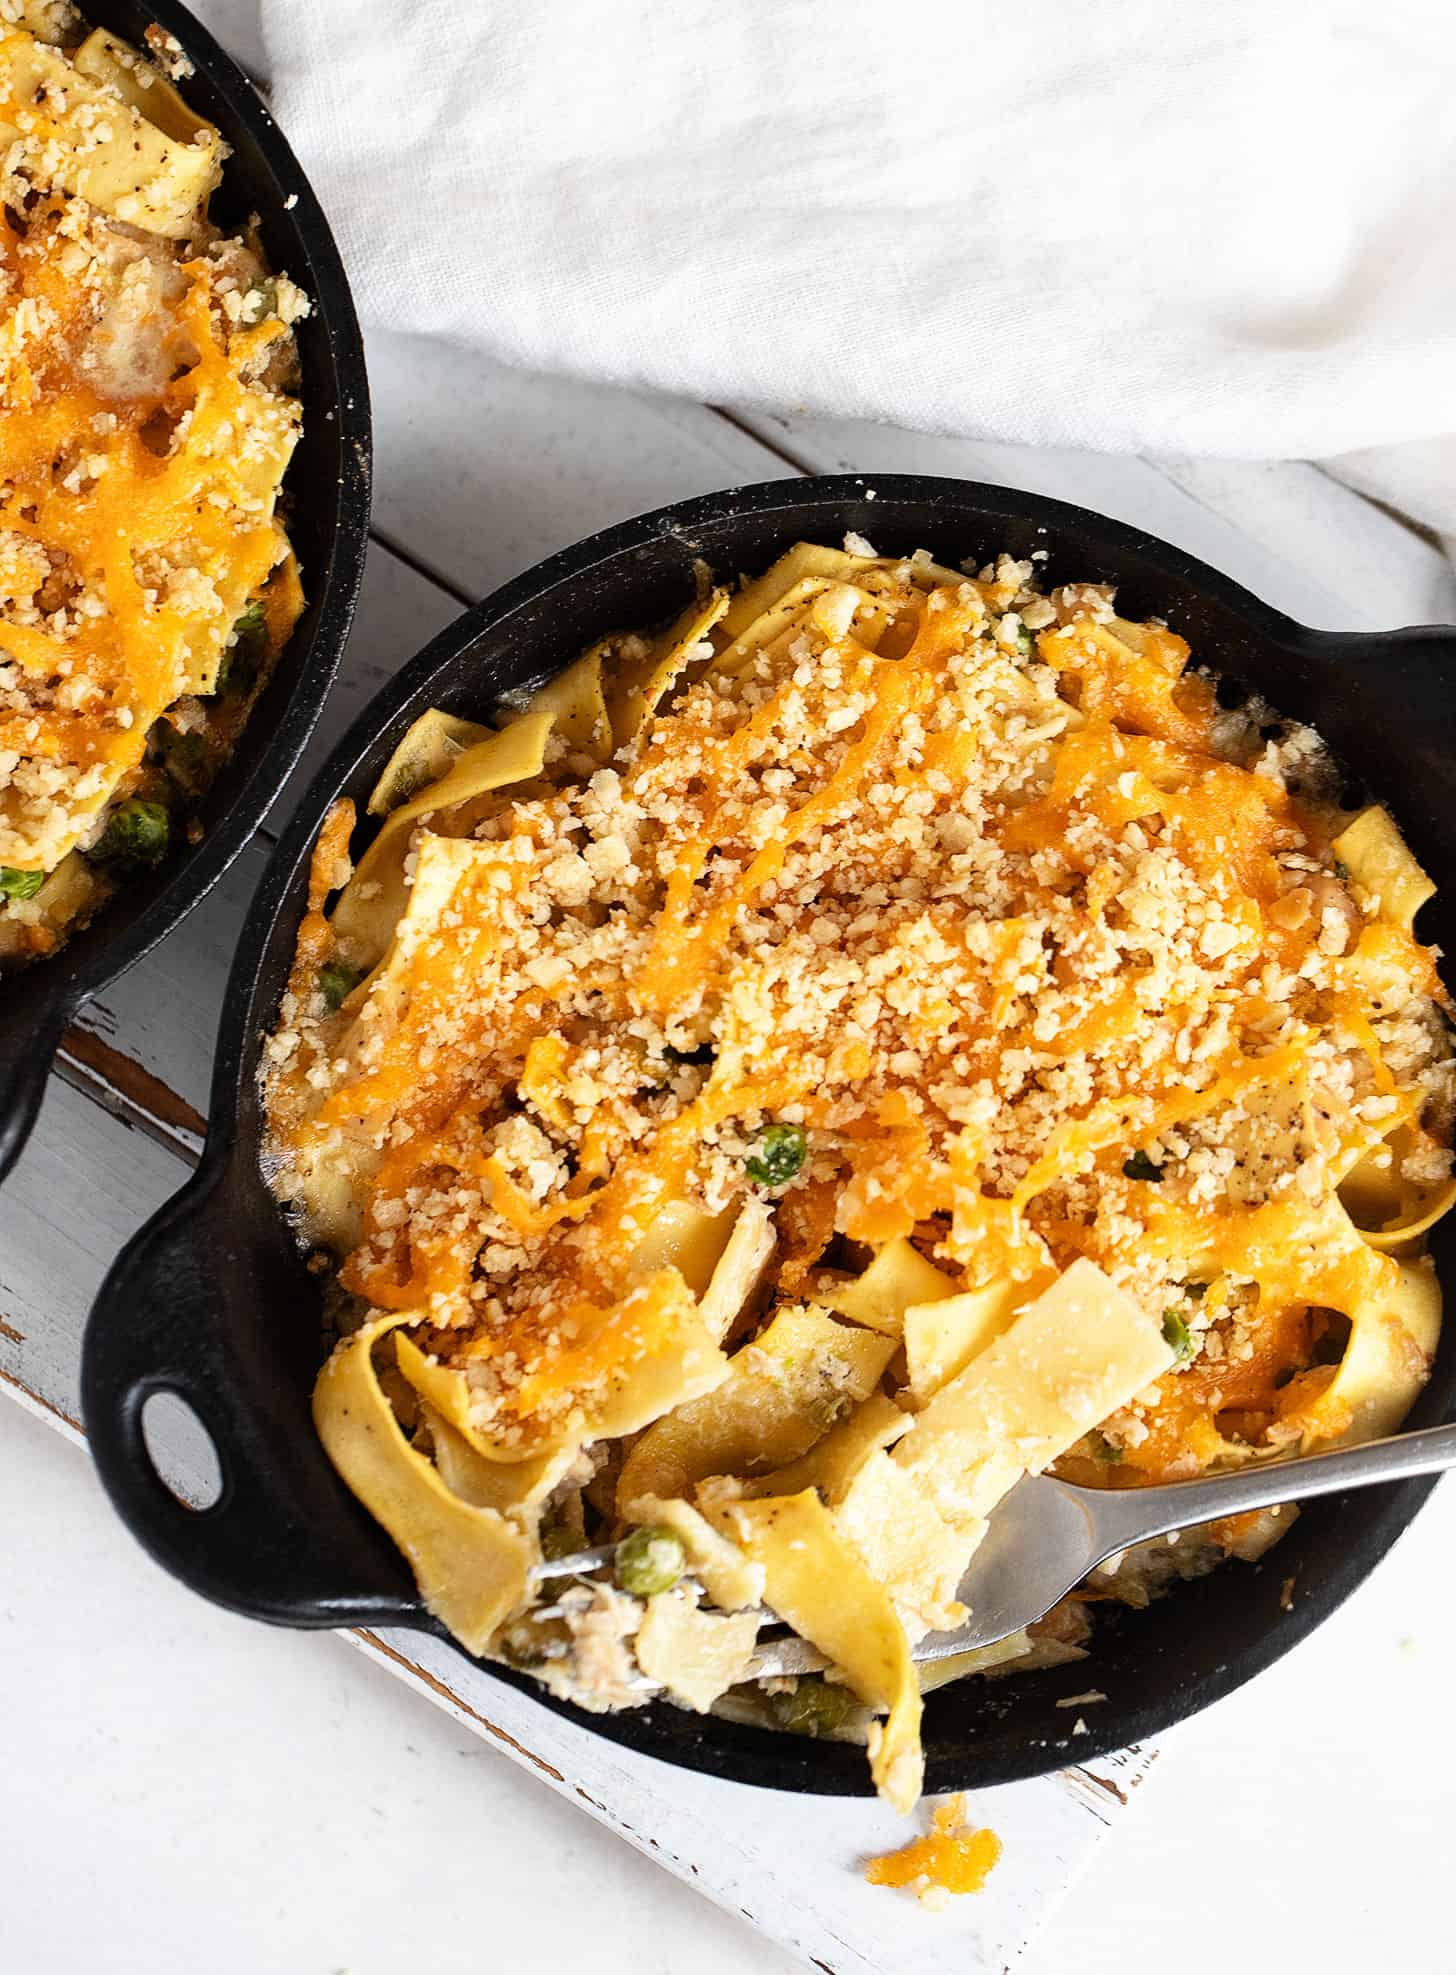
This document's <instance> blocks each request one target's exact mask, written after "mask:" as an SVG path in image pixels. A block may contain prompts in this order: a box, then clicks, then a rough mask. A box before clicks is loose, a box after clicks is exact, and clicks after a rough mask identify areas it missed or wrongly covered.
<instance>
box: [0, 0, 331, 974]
mask: <svg viewBox="0 0 1456 1975" xmlns="http://www.w3.org/2000/svg"><path fill="white" fill-rule="evenodd" d="M147 41H148V56H146V57H144V56H143V55H142V54H140V53H139V52H138V51H137V50H135V49H133V48H130V47H128V46H127V45H126V44H125V43H123V42H120V41H118V40H116V39H115V38H114V37H113V36H111V35H108V34H106V33H104V32H102V31H101V30H100V29H96V30H94V31H88V29H87V28H86V26H85V24H84V23H83V22H82V21H81V20H80V19H79V17H78V16H77V15H75V14H74V13H73V12H72V11H71V10H70V8H69V7H67V6H65V5H60V4H55V0H0V170H3V186H0V406H3V412H0V968H5V967H14V966H16V965H20V964H23V963H24V962H26V961H29V960H32V959H34V958H36V957H37V956H40V955H44V954H47V953H50V952H52V951H53V950H54V949H55V947H56V946H57V945H58V944H59V943H60V941H61V940H62V939H63V938H64V937H65V934H66V932H67V930H68V929H69V928H72V927H74V926H75V925H76V924H78V923H79V922H82V921H84V920H85V919H86V918H87V917H89V916H90V914H91V913H92V912H94V910H95V909H96V907H97V906H98V904H100V902H101V901H102V900H103V899H104V898H105V897H106V895H107V894H108V892H109V891H111V890H112V889H113V888H114V887H115V886H116V885H117V884H118V883H124V882H125V881H126V879H127V877H128V875H129V874H131V873H133V872H135V871H136V870H138V869H140V868H143V867H145V866H148V865H151V864H155V863H157V862H158V861H159V860H160V859H161V858H162V857H163V856H165V854H166V852H167V849H168V846H169V844H170V843H171V842H172V841H173V840H174V839H176V838H177V837H178V836H179V835H181V834H185V833H187V832H189V830H191V829H192V828H194V827H195V826H193V825H192V824H191V822H190V817H191V812H192V811H193V809H194V808H195V806H196V803H197V800H198V798H199V797H200V795H201V794H202V792H203V790H204V789H205V788H206V786H207V784H208V782H209V781H210V780H211V778H212V775H213V773H214V772H215V770H216V768H217V766H218V764H219V763H220V761H221V760H222V758H223V757H224V756H225V755H226V752H227V750H228V747H229V745H230V744H231V741H232V740H233V738H234V737H235V736H236V734H237V733H238V731H239V729H240V728H241V726H242V723H243V721H244V720H245V719H246V717H247V714H248V710H249V708H250V706H251V703H252V701H253V699H254V697H255V696H256V694H257V693H258V692H259V690H260V689H261V687H262V685H263V682H264V680H265V679H266V676H267V673H268V670H269V667H270V666H271V664H272V662H273V660H274V658H275V657H276V656H277V654H278V652H279V651H280V650H281V649H282V647H283V645H284V644H285V643H286V642H287V639H288V636H289V634H290V632H291V630H292V628H293V625H294V622H295V621H296V619H297V617H298V615H299V612H300V610H301V608H302V603H303V597H302V591H301V589H300V585H299V576H298V569H297V566H296V564H295V562H294V559H293V556H292V555H291V553H290V551H289V546H288V537H287V535H286V533H285V532H284V528H283V526H282V523H281V521H280V518H279V515H278V501H279V488H280V484H281V482H282V480H283V476H284V472H285V470H286V468H287V466H288V461H289V457H290V455H291V454H292V451H293V448H294V445H295V443H296V441H297V439H298V433H299V419H300V412H299V404H298V398H297V395H296V393H297V384H298V375H297V355H296V351H295V348H294V340H293V334H292V328H291V325H292V324H293V323H294V322H296V321H297V320H298V319H299V317H300V316H302V315H304V314H305V313H306V312H307V308H308V304H307V302H306V300H305V298H304V296H303V295H302V293H301V292H300V290H299V289H298V288H296V287H295V286H294V284H293V283H292V282H291V281H290V280H289V279H288V278H287V276H286V275H282V274H274V273H272V272H270V270H269V269H268V267H267V265H266V263H265V262H264V259H263V256H262V254H261V252H260V250H259V248H258V245H257V242H256V240H255V239H254V238H253V237H252V234H251V231H250V230H248V231H245V232H244V233H242V234H234V235H228V234H225V233H223V232H221V231H220V230H219V229H218V228H217V227H216V226H215V225H214V224H213V223H212V222H211V221H210V219H209V218H208V204H209V200H210V198H211V197H212V194H213V193H214V191H215V190H216V188H217V187H218V185H219V183H220V181H221V179H222V176H223V171H224V164H225V159H226V150H227V147H226V145H225V144H224V143H223V141H222V138H221V137H220V136H219V134H218V132H217V131H216V130H215V129H214V128H213V126H212V125H211V124H209V123H205V122H203V121H202V119H201V118H199V117H197V116H196V115H194V114H193V112H192V111H191V110H189V108H188V107H187V104H186V101H185V100H184V98H183V97H182V96H181V95H179V94H178V93H177V90H176V89H175V88H174V87H173V85H172V82H171V81H170V80H169V79H168V76H169V75H173V76H177V77H179V78H181V79H183V80H184V81H185V77H186V75H187V74H188V73H189V72H190V70H189V66H188V64H187V62H186V60H185V57H184V56H183V55H182V52H181V50H180V49H179V48H178V47H177V44H176V43H175V41H172V40H171V39H170V37H167V36H164V35H162V34H161V32H160V30H152V31H151V32H150V33H149V35H148V37H147ZM164 71H165V72H164Z"/></svg>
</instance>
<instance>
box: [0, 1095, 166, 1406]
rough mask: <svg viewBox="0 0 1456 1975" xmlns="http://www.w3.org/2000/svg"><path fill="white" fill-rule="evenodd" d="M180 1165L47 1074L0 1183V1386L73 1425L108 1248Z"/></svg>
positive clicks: (145, 1211) (147, 1210)
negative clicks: (42, 1097)
mask: <svg viewBox="0 0 1456 1975" xmlns="http://www.w3.org/2000/svg"><path fill="white" fill-rule="evenodd" d="M185 1177H186V1168H185V1167H184V1166H182V1165H181V1164H180V1163H179V1162H178V1160H177V1159H176V1157H175V1156H174V1155H173V1154H171V1153H169V1152H167V1151H166V1150H165V1149H164V1148H163V1147H162V1146H160V1145H156V1144H154V1143H153V1142H152V1141H151V1140H150V1139H149V1138H147V1137H146V1136H144V1134H142V1133H141V1132H139V1131H136V1130H132V1129H129V1128H128V1127H127V1126H125V1125H123V1124H120V1123H118V1122H117V1120H116V1119H114V1118H110V1117H108V1116H107V1114H106V1113H105V1111H103V1110H102V1109H101V1108H100V1107H99V1106H98V1105H96V1104H93V1103H91V1102H90V1101H89V1100H88V1099H87V1098H85V1097H83V1096H82V1095H81V1094H80V1093H79V1092H77V1091H74V1090H70V1089H68V1088H67V1087H66V1085H65V1084H63V1083H62V1082H61V1081H60V1080H59V1079H57V1078H54V1077H53V1078H52V1079H51V1085H50V1089H49V1091H48V1092H47V1095H46V1101H45V1106H44V1109H43V1110H42V1112H41V1116H40V1122H39V1124H38V1125H37V1127H36V1131H35V1134H34V1136H33V1137H32V1139H31V1141H30V1144H29V1145H28V1146H27V1147H26V1149H25V1151H24V1153H23V1154H22V1155H21V1159H20V1163H19V1165H18V1166H17V1167H16V1168H15V1170H14V1171H13V1172H12V1173H11V1175H10V1177H9V1179H8V1180H7V1181H6V1183H5V1185H4V1187H3V1188H0V1381H3V1382H4V1389H6V1390H9V1389H10V1387H11V1386H12V1385H18V1386H21V1387H23V1388H24V1389H25V1390H26V1391H27V1392H28V1393H30V1394H31V1396H32V1397H33V1398H34V1399H35V1400H37V1401H38V1402H39V1403H40V1404H41V1405H42V1406H44V1407H46V1408H47V1409H49V1410H51V1411H52V1412H53V1413H54V1414H56V1415H58V1416H59V1417H60V1419H61V1420H62V1421H64V1422H68V1423H70V1424H71V1425H72V1426H74V1425H75V1424H76V1423H77V1422H78V1420H79V1418H80V1399H79V1392H80V1365H81V1331H82V1328H83V1326H84V1324H85V1320H86V1313H87V1311H88V1309H89V1308H90V1306H91V1301H92V1298H93V1297H94V1296H95V1293H96V1291H97V1289H98V1288H99V1287H100V1285H101V1279H102V1277H103V1276H104V1275H105V1273H106V1271H107V1269H108V1268H109V1267H110V1265H111V1263H112V1261H113V1259H114V1258H115V1255H116V1251H117V1249H118V1248H119V1247H120V1246H121V1244H122V1242H123V1241H124V1240H126V1238H127V1237H128V1236H129V1235H130V1234H132V1233H133V1232H134V1231H135V1230H136V1229H137V1228H138V1227H140V1226H141V1224H142V1222H143V1221H144V1220H145V1219H146V1218H147V1216H148V1215H149V1214H152V1213H154V1212H155V1211H156V1209H157V1208H158V1207H160V1206H161V1204H162V1202H163V1201H164V1200H166V1199H167V1198H168V1196H169V1195H170V1194H172V1193H174V1192H175V1191H176V1189H177V1186H178V1184H179V1182H180V1181H181V1180H183V1179H184V1178H185Z"/></svg>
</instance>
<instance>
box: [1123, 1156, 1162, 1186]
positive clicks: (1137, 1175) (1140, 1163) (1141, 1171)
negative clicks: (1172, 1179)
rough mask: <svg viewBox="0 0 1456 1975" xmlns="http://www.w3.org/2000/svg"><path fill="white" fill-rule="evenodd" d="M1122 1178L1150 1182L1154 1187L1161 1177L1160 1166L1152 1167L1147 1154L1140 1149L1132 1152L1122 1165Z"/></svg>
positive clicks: (1152, 1164)
mask: <svg viewBox="0 0 1456 1975" xmlns="http://www.w3.org/2000/svg"><path fill="white" fill-rule="evenodd" d="M1122 1171H1123V1176H1124V1178H1126V1179H1130V1180H1151V1181H1152V1182H1153V1184H1154V1185H1155V1186H1156V1185H1157V1183H1158V1182H1159V1181H1160V1180H1161V1179H1162V1177H1163V1169H1162V1167H1161V1166H1157V1165H1154V1163H1153V1161H1152V1159H1151V1158H1150V1157H1149V1156H1148V1154H1147V1153H1146V1152H1144V1151H1142V1150H1141V1149H1139V1150H1138V1151H1136V1152H1134V1153H1133V1155H1132V1157H1131V1158H1130V1159H1125V1160H1124V1161H1123V1164H1122Z"/></svg>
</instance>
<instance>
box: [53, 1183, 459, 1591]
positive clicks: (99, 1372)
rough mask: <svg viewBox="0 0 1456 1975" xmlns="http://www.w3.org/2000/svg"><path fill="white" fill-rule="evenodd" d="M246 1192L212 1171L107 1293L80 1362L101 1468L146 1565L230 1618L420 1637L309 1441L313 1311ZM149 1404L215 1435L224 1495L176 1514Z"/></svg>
mask: <svg viewBox="0 0 1456 1975" xmlns="http://www.w3.org/2000/svg"><path fill="white" fill-rule="evenodd" d="M255 1195H256V1188H252V1189H250V1188H249V1187H247V1186H245V1185H242V1184H239V1183H238V1182H237V1180H236V1178H235V1176H234V1175H232V1174H230V1173H229V1171H228V1169H227V1168H226V1167H225V1166H222V1165H221V1164H220V1162H218V1161H216V1160H214V1159H212V1158H209V1160H208V1161H207V1162H206V1163H205V1164H204V1166H203V1168H202V1169H201V1170H200V1171H199V1173H198V1174H197V1176H196V1177H195V1178H194V1179H193V1180H192V1181H191V1183H190V1184H189V1185H188V1186H186V1187H184V1188H183V1190H182V1192H180V1193H179V1194H177V1195H175V1196H174V1198H173V1199H171V1200H170V1201H169V1202H168V1203H167V1205H166V1206H165V1207H163V1208H162V1209H161V1211H160V1212H159V1213H158V1214H156V1215H155V1216H154V1217H153V1218H152V1220H150V1221H149V1222H148V1223H147V1225H146V1226H145V1227H144V1228H143V1229H142V1230H141V1232H140V1233H139V1234H138V1235H136V1236H135V1237H134V1239H133V1240H132V1241H131V1242H130V1243H129V1244H128V1246H127V1247H126V1248H125V1249H123V1251H122V1253H121V1255H120V1256H119V1257H118V1258H117V1261H116V1262H115V1264H114V1265H113V1267H112V1269H111V1272H110V1274H109V1275H108V1276H107V1278H106V1280H105V1282H104V1283H103V1284H102V1286H101V1291H100V1294H99V1295H98V1297H97V1299H96V1302H95V1303H94V1305H93V1306H92V1310H91V1315H90V1318H89V1320H88V1323H87V1326H86V1337H85V1343H84V1346H83V1352H82V1361H81V1402H82V1411H83V1413H84V1416H85V1423H86V1431H87V1435H88V1437H89V1439H90V1443H91V1452H92V1455H93V1457H94V1459H95V1462H96V1466H97V1470H98V1472H99V1473H100V1475H101V1479H102V1482H103V1483H104V1484H105V1487H106V1490H107V1493H108V1494H109V1495H110V1497H111V1499H112V1502H113V1504H114V1505H115V1507H116V1509H117V1511H118V1513H119V1514H120V1516H121V1518H122V1520H123V1521H124V1522H125V1523H126V1524H127V1526H128V1527H129V1528H130V1529H131V1531H132V1533H133V1535H135V1536H136V1537H137V1538H138V1540H139V1541H140V1542H141V1544H142V1545H143V1547H144V1548H145V1549H147V1550H148V1551H149V1552H150V1553H151V1555H152V1556H153V1557H154V1558H155V1559H156V1561H157V1562H158V1563H159V1564H161V1565H162V1566H163V1567H164V1568H165V1569H167V1570H169V1571H171V1572H172V1573H173V1575H174V1576H176V1577H179V1578H181V1579H182V1581H183V1582H184V1583H185V1584H187V1585H189V1586H190V1587H191V1588H192V1589H193V1590H195V1591H200V1592H201V1593H202V1594H203V1596H204V1597H207V1598H211V1599H212V1600H213V1602H214V1603H216V1604H219V1605H224V1606H226V1607H227V1608H228V1609H229V1610H231V1611H236V1612H241V1613H243V1614H244V1615H245V1616H247V1617H250V1618H260V1619H266V1620H268V1621H269V1622H270V1623H272V1624H276V1625H296V1626H345V1625H358V1624H364V1623H368V1624H387V1625H415V1626H418V1625H424V1624H428V1623H430V1621H429V1620H428V1618H427V1616H426V1614H425V1612H424V1610H423V1607H422V1606H421V1604H420V1601H419V1598H418V1596H417V1594H416V1592H415V1590H414V1586H413V1584H412V1582H411V1579H410V1574H409V1570H408V1568H407V1566H406V1565H405V1563H404V1560H403V1558H402V1557H401V1556H400V1555H399V1553H398V1551H396V1550H395V1548H394V1546H393V1545H392V1544H391V1543H390V1541H389V1539H388V1538H387V1537H386V1536H385V1534H384V1532H383V1531H382V1530H381V1529H380V1528H378V1526H377V1525H376V1524H374V1523H373V1521H372V1520H371V1519H370V1518H369V1517H368V1516H366V1515H365V1514H364V1512H363V1510H362V1509H361V1508H360V1507H359V1505H358V1504H357V1503H356V1502H355V1501H354V1499H353V1497H352V1496H351V1495H350V1494H349V1493H348V1491H347V1489H346V1488H345V1487H344V1485H343V1483H342V1482H341V1481H340V1480H339V1478H338V1476H337V1475H336V1474H335V1473H334V1470H333V1468H332V1467H331V1466H330V1464H329V1462H328V1459H327V1457H326V1455H325V1454H324V1452H323V1449H322V1448H321V1446H320V1445H319V1442H318V1439H317V1436H316V1435H315V1433H314V1430H313V1422H312V1420H311V1418H310V1415H309V1391H310V1388H311V1385H312V1372H313V1364H314V1361H315V1360H316V1357H317V1352H316V1350H313V1349H311V1348H310V1347H311V1346H312V1344H313V1343H314V1340H316V1337H317V1328H318V1317H317V1309H316V1303H315V1299H314V1298H313V1297H312V1296H311V1295H309V1294H308V1293H307V1290H308V1282H307V1278H306V1276H304V1274H303V1271H302V1264H301V1263H300V1262H298V1261H297V1260H296V1258H294V1257H293V1256H292V1255H290V1254H287V1253H280V1252H279V1247H280V1245H279V1242H278V1239H277V1230H276V1227H275V1228H274V1229H273V1230H272V1239H271V1240H268V1239H260V1238H259V1233H258V1228H257V1219H256V1217H257V1216H258V1215H259V1214H260V1212H261V1211H262V1207H261V1205H260V1203H259V1202H258V1200H257V1199H256V1198H255ZM267 1211H268V1212H269V1213H270V1214H271V1213H274V1212H276V1210H275V1209H273V1208H271V1206H269V1207H268V1208H267ZM154 1393H171V1394H174V1395H175V1396H176V1397H178V1398H180V1399H182V1400H184V1401H185V1402H186V1403H187V1405H189V1406H190V1407H191V1409H192V1411H193V1412H194V1414H195V1415H196V1416H197V1418H198V1420H199V1421H200V1422H201V1424H202V1425H203V1426H204V1427H205V1428H206V1430H207V1432H208V1434H209V1436H210V1438H211V1440H212V1443H213V1446H214V1448H215V1450H216V1453H217V1457H218V1462H219V1465H220V1468H221V1471H222V1486H221V1492H220V1493H219V1494H218V1496H217V1499H216V1500H215V1501H214V1502H212V1503H211V1504H210V1505H209V1506H207V1507H205V1508H193V1507H189V1506H187V1505H186V1504H184V1503H183V1502H181V1501H180V1500H179V1499H178V1498H177V1496H176V1495H174V1494H173V1492H172V1490H171V1489H170V1488H169V1487H168V1486H167V1484H166V1483H165V1482H164V1481H163V1480H162V1478H161V1477H160V1475H159V1474H158V1473H157V1470H156V1468H155V1467H154V1466H153V1464H152V1459H151V1456H150V1454H149V1453H148V1451H147V1446H146V1441H145V1438H144V1435H143V1432H142V1411H143V1408H144V1407H145V1405H146V1402H147V1400H148V1399H149V1398H150V1397H151V1396H152V1395H153V1394H154Z"/></svg>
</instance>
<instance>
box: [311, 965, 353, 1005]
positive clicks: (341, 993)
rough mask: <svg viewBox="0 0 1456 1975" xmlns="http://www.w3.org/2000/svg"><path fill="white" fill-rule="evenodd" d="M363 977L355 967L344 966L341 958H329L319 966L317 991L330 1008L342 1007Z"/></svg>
mask: <svg viewBox="0 0 1456 1975" xmlns="http://www.w3.org/2000/svg"><path fill="white" fill-rule="evenodd" d="M363 978H364V976H363V975H362V974H361V973H360V972H359V970H358V968H357V967H346V966H345V965H344V963H343V961H342V960H330V961H329V962H327V964H326V965H324V966H322V967H320V968H319V977H318V984H319V993H320V994H321V995H322V996H323V998H324V1000H325V1001H326V1002H327V1003H328V1004H329V1007H330V1008H333V1009H339V1008H342V1007H343V1005H344V1003H345V1001H346V1000H347V999H348V997H349V996H350V995H351V994H352V993H353V992H354V990H355V988H356V987H358V985H359V983H360V981H362V980H363Z"/></svg>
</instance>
